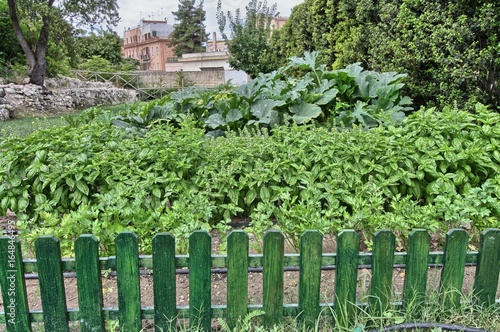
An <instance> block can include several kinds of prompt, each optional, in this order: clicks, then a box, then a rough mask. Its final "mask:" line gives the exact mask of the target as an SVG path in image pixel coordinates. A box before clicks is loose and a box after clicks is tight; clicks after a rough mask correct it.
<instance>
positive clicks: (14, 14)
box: [7, 0, 119, 86]
mask: <svg viewBox="0 0 500 332" xmlns="http://www.w3.org/2000/svg"><path fill="white" fill-rule="evenodd" d="M7 3H8V6H9V16H10V19H11V21H12V24H13V29H14V31H15V32H16V36H17V38H18V41H19V43H20V45H21V47H22V49H23V51H24V54H25V56H26V60H27V64H28V74H29V79H30V83H33V84H37V85H42V86H43V84H44V81H45V77H46V74H47V69H48V68H47V62H48V61H47V59H48V58H49V57H50V58H51V59H52V60H53V61H52V63H53V64H56V63H58V62H59V58H58V56H59V55H60V54H64V55H66V54H65V53H66V52H59V53H52V54H51V53H50V49H49V47H50V42H51V40H52V39H54V40H57V41H58V45H59V44H63V45H64V46H65V48H66V50H65V51H69V53H70V54H68V56H69V57H68V58H67V59H66V60H67V61H68V62H69V63H70V65H74V63H71V59H74V58H76V57H74V56H73V55H74V54H73V53H72V52H73V51H74V48H73V49H72V48H71V47H67V44H68V43H71V42H72V41H73V40H72V38H71V37H72V35H73V33H74V32H73V26H74V25H79V26H86V27H93V26H95V25H99V26H101V27H104V28H110V27H111V26H115V25H116V24H117V23H118V21H119V17H118V6H117V3H116V1H115V0H113V1H107V0H92V1H90V0H82V1H77V2H75V1H63V2H54V1H51V0H50V1H49V0H44V1H35V2H33V1H27V0H7ZM49 60H50V59H49ZM49 62H50V61H49ZM49 73H50V72H49Z"/></svg>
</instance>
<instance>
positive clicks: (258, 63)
mask: <svg viewBox="0 0 500 332" xmlns="http://www.w3.org/2000/svg"><path fill="white" fill-rule="evenodd" d="M245 9H246V16H245V18H244V19H243V18H242V17H241V12H240V10H239V9H237V10H236V11H235V14H234V15H233V14H232V13H231V12H230V11H228V12H227V15H226V14H224V12H223V11H222V5H221V0H219V2H218V4H217V23H218V25H219V30H220V32H221V34H222V36H223V37H224V39H226V41H227V43H228V50H229V65H230V66H231V67H233V68H234V69H238V70H243V71H244V72H245V73H247V74H248V75H250V77H256V76H257V75H258V74H259V73H267V72H270V71H272V70H274V69H276V62H275V61H274V60H275V56H274V55H273V54H272V52H271V51H270V39H271V32H272V31H271V24H272V21H273V19H274V18H276V17H277V15H278V14H277V12H276V4H274V5H272V6H271V7H268V6H267V2H266V1H265V0H264V1H257V0H251V1H250V2H249V3H248V5H247V6H246V7H245ZM227 20H229V29H230V31H231V38H230V39H228V38H227V35H226V34H225V33H224V30H225V26H226V22H227Z"/></svg>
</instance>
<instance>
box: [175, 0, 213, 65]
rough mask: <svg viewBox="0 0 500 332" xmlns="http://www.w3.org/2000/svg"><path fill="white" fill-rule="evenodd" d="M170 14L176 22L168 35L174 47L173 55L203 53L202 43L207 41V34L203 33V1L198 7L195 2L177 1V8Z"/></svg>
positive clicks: (192, 0) (191, 0)
mask: <svg viewBox="0 0 500 332" xmlns="http://www.w3.org/2000/svg"><path fill="white" fill-rule="evenodd" d="M172 14H173V15H174V17H175V20H176V21H177V22H178V23H176V24H174V31H173V32H172V34H171V35H170V38H171V39H172V41H171V43H170V45H171V46H175V47H174V50H173V51H174V53H175V55H177V56H181V55H183V54H184V53H199V52H204V51H205V47H204V46H203V42H205V41H207V37H208V34H207V33H206V31H205V24H204V22H205V10H203V0H201V1H200V3H199V5H198V6H196V5H195V0H179V7H178V9H177V11H176V12H172Z"/></svg>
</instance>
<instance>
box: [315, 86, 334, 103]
mask: <svg viewBox="0 0 500 332" xmlns="http://www.w3.org/2000/svg"><path fill="white" fill-rule="evenodd" d="M338 92H339V90H337V89H331V90H328V91H326V92H325V93H324V94H323V96H321V97H320V98H319V99H318V100H316V101H315V102H314V103H315V104H316V105H326V104H328V103H329V102H331V101H332V100H333V99H335V97H336V96H337V93H338Z"/></svg>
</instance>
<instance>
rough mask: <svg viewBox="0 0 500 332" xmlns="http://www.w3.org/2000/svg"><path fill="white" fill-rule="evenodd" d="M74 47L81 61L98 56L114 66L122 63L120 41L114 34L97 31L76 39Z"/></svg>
mask: <svg viewBox="0 0 500 332" xmlns="http://www.w3.org/2000/svg"><path fill="white" fill-rule="evenodd" d="M76 46H77V47H76V48H77V53H78V55H79V57H80V59H81V60H86V59H91V58H92V57H93V56H100V57H102V58H103V59H106V60H108V61H109V62H111V63H114V64H119V63H121V62H123V55H122V40H121V38H120V36H118V35H117V34H116V32H109V31H104V30H99V31H97V33H95V32H91V33H89V34H84V35H80V36H78V37H77V38H76Z"/></svg>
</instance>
